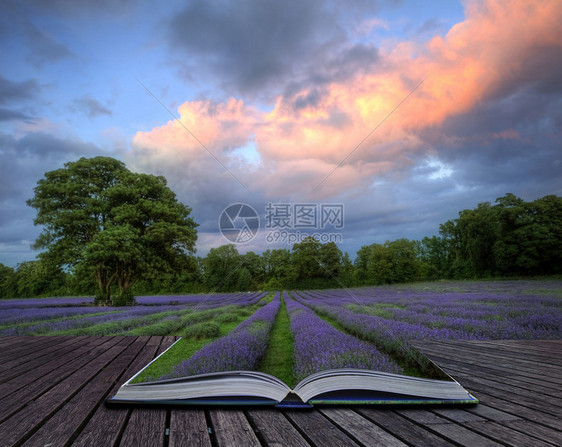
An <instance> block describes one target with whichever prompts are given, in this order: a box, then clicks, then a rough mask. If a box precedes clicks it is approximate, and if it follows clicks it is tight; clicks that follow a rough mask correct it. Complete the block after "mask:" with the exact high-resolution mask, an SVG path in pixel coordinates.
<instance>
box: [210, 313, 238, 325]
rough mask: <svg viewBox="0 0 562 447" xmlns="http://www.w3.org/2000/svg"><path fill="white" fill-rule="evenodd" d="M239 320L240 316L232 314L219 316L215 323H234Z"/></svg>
mask: <svg viewBox="0 0 562 447" xmlns="http://www.w3.org/2000/svg"><path fill="white" fill-rule="evenodd" d="M237 320H238V314H235V313H231V312H228V313H225V314H222V315H219V316H218V317H216V318H215V321H216V322H217V323H233V322H235V321H237Z"/></svg>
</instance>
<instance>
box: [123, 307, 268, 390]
mask: <svg viewBox="0 0 562 447" xmlns="http://www.w3.org/2000/svg"><path fill="white" fill-rule="evenodd" d="M259 307H261V306H259V305H254V306H252V307H251V309H252V310H253V312H255V311H256V310H257V309H258V308H259ZM248 309H249V308H245V309H240V310H244V312H238V311H237V312H236V314H237V315H238V318H237V319H236V320H235V321H231V322H229V323H221V324H219V325H218V326H219V329H220V331H219V334H218V336H216V337H209V338H195V337H193V338H188V337H184V338H182V339H181V340H180V341H178V342H177V343H176V344H175V345H174V346H172V348H170V349H169V350H168V351H166V353H165V354H164V355H163V356H162V357H160V359H159V360H158V362H154V363H153V364H152V365H150V366H149V367H148V368H147V369H145V370H144V371H143V372H142V373H141V374H139V376H138V377H136V378H135V380H134V381H133V382H134V383H138V382H145V381H147V380H151V379H152V380H157V379H159V378H160V377H162V376H163V375H165V374H168V373H170V372H172V371H173V369H174V367H175V366H176V365H178V364H179V363H181V362H182V361H183V360H186V359H189V358H190V357H191V356H192V355H193V354H195V353H196V352H197V351H199V350H200V349H201V348H203V347H204V346H205V345H207V344H209V343H211V342H213V341H214V340H216V339H218V338H221V337H224V336H226V335H228V334H230V332H232V331H233V330H234V329H235V328H236V327H237V326H238V325H239V324H241V323H242V322H243V321H245V320H247V319H248V318H249V317H250V316H251V315H252V314H253V312H249V314H248V312H247V310H248ZM217 317H219V315H217ZM199 335H200V334H199Z"/></svg>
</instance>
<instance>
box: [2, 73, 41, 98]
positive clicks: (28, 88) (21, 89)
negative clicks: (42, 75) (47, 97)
mask: <svg viewBox="0 0 562 447" xmlns="http://www.w3.org/2000/svg"><path fill="white" fill-rule="evenodd" d="M40 91H41V87H40V85H39V83H38V82H37V81H36V80H35V79H28V80H27V81H22V82H15V81H10V80H9V79H6V78H5V77H4V76H2V75H1V74H0V104H7V103H10V102H18V101H24V100H29V99H33V98H35V97H36V96H37V95H38V94H39V93H40Z"/></svg>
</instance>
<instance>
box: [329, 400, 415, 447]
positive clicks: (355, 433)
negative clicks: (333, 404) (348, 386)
mask: <svg viewBox="0 0 562 447" xmlns="http://www.w3.org/2000/svg"><path fill="white" fill-rule="evenodd" d="M320 412H321V413H322V414H323V415H324V416H326V417H327V418H328V419H330V420H331V421H332V422H333V423H334V424H336V425H337V426H338V428H339V429H340V430H343V431H345V432H346V433H347V434H348V435H349V436H351V437H353V438H354V439H355V440H356V441H357V442H359V443H361V444H363V445H372V444H375V445H384V446H389V447H406V444H404V443H403V442H402V441H400V439H398V438H396V437H395V436H393V435H391V434H390V433H388V432H387V431H385V430H383V429H382V428H380V427H379V426H378V425H375V424H373V423H372V422H370V421H369V420H368V419H365V418H364V417H362V416H361V415H360V414H358V413H356V412H354V411H352V410H350V409H348V408H326V409H324V408H323V409H320Z"/></svg>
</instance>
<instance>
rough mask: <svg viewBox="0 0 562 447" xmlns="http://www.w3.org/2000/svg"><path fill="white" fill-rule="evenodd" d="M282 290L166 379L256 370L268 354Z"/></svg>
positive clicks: (177, 367)
mask: <svg viewBox="0 0 562 447" xmlns="http://www.w3.org/2000/svg"><path fill="white" fill-rule="evenodd" d="M280 303H281V302H280V298H279V293H277V294H276V295H275V296H274V298H273V300H272V301H271V302H270V303H269V304H267V305H265V306H263V307H262V308H260V309H259V310H257V311H256V312H255V313H254V314H253V315H252V316H251V317H250V318H248V319H247V320H245V321H244V322H243V323H241V324H240V325H239V326H238V327H237V328H236V329H235V330H234V331H232V332H231V333H230V334H229V335H228V336H226V337H222V338H219V339H218V340H216V341H214V342H212V343H210V344H208V345H206V346H205V347H203V348H202V349H200V350H199V351H198V352H196V353H195V354H194V355H193V356H192V357H191V358H189V359H186V360H185V361H184V362H182V363H180V364H179V365H178V366H176V368H175V369H174V371H173V372H172V373H170V374H169V375H167V376H165V377H163V378H172V377H182V376H189V375H193V374H205V373H212V372H220V371H236V370H250V371H251V370H255V369H256V368H257V364H258V362H259V360H260V359H261V358H262V357H263V355H264V354H265V350H266V349H267V344H268V340H269V334H270V332H271V327H272V326H273V322H274V321H275V317H276V316H277V312H278V311H279V306H280Z"/></svg>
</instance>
